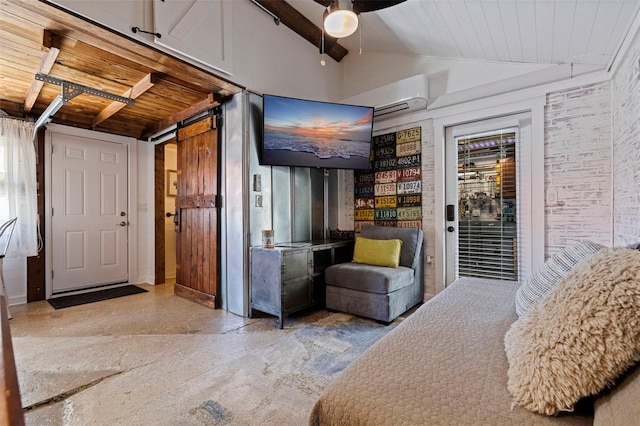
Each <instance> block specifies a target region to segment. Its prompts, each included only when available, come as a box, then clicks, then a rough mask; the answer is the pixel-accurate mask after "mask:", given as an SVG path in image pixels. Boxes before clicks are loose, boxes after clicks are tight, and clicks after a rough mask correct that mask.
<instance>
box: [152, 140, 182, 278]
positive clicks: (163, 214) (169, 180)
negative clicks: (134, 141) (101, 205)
mask: <svg viewBox="0 0 640 426" xmlns="http://www.w3.org/2000/svg"><path fill="white" fill-rule="evenodd" d="M177 150H178V148H177V144H176V142H175V138H173V139H171V140H169V141H168V142H165V143H161V144H157V145H156V146H155V166H154V168H155V200H156V201H155V284H165V283H167V284H174V283H175V281H176V233H175V223H174V219H175V210H176V189H177V188H176V186H175V184H176V179H175V176H176V170H177V164H178V163H177V158H178V157H177Z"/></svg>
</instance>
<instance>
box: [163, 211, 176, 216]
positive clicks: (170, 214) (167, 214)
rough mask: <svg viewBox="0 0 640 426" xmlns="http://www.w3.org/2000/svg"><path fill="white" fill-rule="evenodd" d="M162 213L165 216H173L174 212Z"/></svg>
mask: <svg viewBox="0 0 640 426" xmlns="http://www.w3.org/2000/svg"><path fill="white" fill-rule="evenodd" d="M164 215H165V216H166V217H171V216H175V214H174V213H171V212H166V213H165V214H164Z"/></svg>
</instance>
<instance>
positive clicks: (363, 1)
mask: <svg viewBox="0 0 640 426" xmlns="http://www.w3.org/2000/svg"><path fill="white" fill-rule="evenodd" d="M314 1H315V2H316V3H318V4H321V5H323V6H324V7H326V8H327V9H326V10H325V11H324V16H323V18H322V21H323V26H324V31H325V32H326V33H327V34H328V35H329V36H331V37H334V38H342V37H348V36H350V35H351V34H353V33H354V32H355V31H356V29H357V28H358V15H359V14H360V13H365V12H373V11H376V10H380V9H385V8H387V7H391V6H395V5H396V4H399V3H403V2H405V1H406V0H314Z"/></svg>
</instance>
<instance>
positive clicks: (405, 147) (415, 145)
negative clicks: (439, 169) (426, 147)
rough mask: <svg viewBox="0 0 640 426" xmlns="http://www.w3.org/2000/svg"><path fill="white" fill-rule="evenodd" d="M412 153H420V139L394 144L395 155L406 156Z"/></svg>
mask: <svg viewBox="0 0 640 426" xmlns="http://www.w3.org/2000/svg"><path fill="white" fill-rule="evenodd" d="M414 154H420V141H413V142H407V143H402V144H398V145H396V156H398V157H406V156H407V155H414Z"/></svg>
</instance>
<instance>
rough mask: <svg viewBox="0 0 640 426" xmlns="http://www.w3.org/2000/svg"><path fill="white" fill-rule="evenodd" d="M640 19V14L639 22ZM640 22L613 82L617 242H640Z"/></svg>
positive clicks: (615, 229) (614, 216)
mask: <svg viewBox="0 0 640 426" xmlns="http://www.w3.org/2000/svg"><path fill="white" fill-rule="evenodd" d="M638 21H640V15H638V17H637V18H636V22H638ZM639 27H640V23H638V25H637V26H636V33H635V37H634V38H633V40H632V42H631V43H630V46H629V48H628V50H627V53H626V55H625V56H624V57H623V58H622V60H621V61H620V63H619V65H618V67H617V69H616V72H615V74H614V76H613V79H612V81H611V84H612V103H611V113H612V118H613V164H614V170H613V199H614V212H613V219H614V230H613V238H614V243H615V244H616V245H625V244H632V243H637V242H640V214H639V213H640V28H639Z"/></svg>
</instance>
